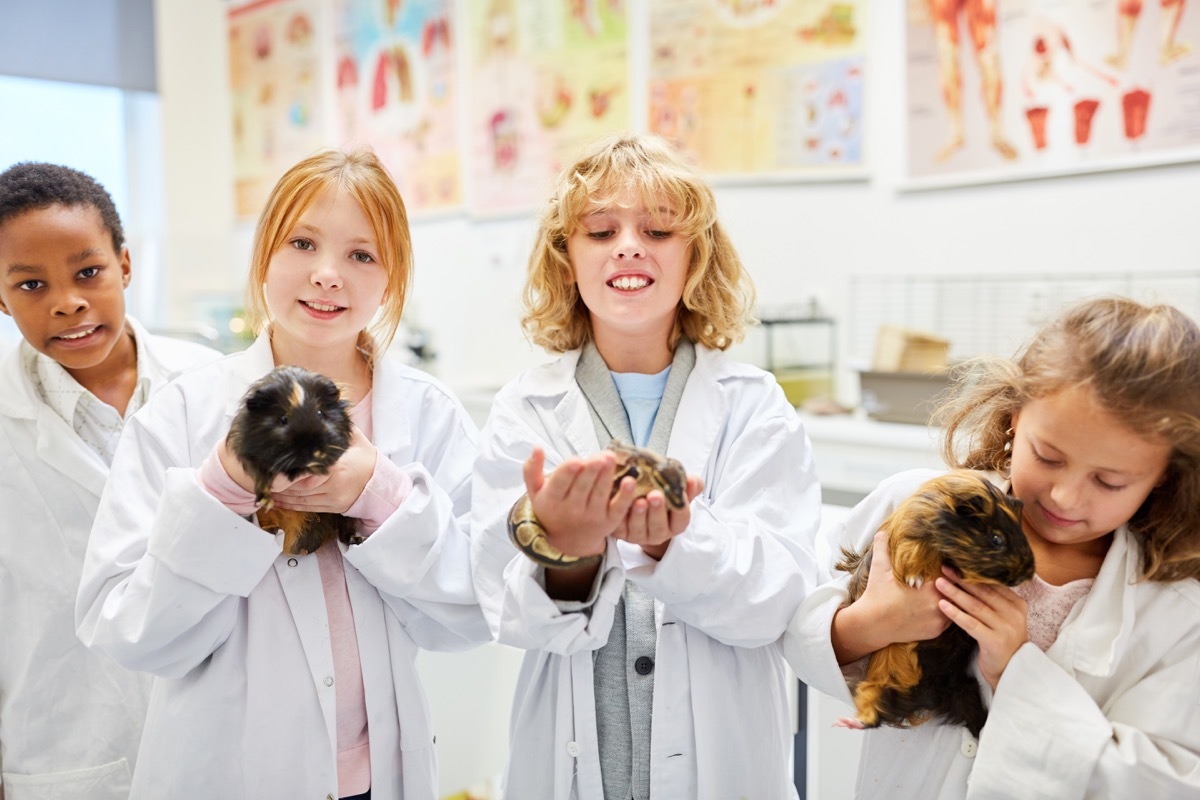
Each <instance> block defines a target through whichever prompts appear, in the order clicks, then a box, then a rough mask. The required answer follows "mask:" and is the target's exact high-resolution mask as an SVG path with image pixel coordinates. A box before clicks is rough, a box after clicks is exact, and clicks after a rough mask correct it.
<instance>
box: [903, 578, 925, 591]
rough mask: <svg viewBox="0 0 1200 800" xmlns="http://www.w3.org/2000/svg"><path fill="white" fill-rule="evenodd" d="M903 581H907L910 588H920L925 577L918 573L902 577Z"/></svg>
mask: <svg viewBox="0 0 1200 800" xmlns="http://www.w3.org/2000/svg"><path fill="white" fill-rule="evenodd" d="M904 582H905V583H907V584H908V585H909V587H910V588H912V589H920V588H921V586H923V585H924V583H925V579H924V578H922V577H921V576H920V575H909V576H908V577H907V578H905V579H904Z"/></svg>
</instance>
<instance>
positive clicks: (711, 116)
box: [649, 0, 868, 179]
mask: <svg viewBox="0 0 1200 800" xmlns="http://www.w3.org/2000/svg"><path fill="white" fill-rule="evenodd" d="M867 5H868V3H867V0H656V1H655V2H653V3H650V4H649V13H650V23H649V24H650V60H649V69H650V87H649V91H650V98H649V103H650V109H649V127H650V129H651V130H653V131H655V132H657V133H660V134H662V135H664V136H666V137H667V138H669V139H671V140H673V141H675V142H676V143H678V144H679V145H681V146H682V147H683V148H684V149H686V150H688V151H689V152H691V153H692V154H693V155H694V157H695V158H696V161H697V162H698V164H699V165H700V166H701V167H702V168H703V169H704V170H705V171H706V172H708V173H709V174H710V175H712V176H714V177H720V176H722V175H725V176H734V177H738V176H745V177H750V178H759V179H762V178H766V177H768V176H771V177H773V178H776V179H778V178H781V177H782V178H784V179H789V178H790V179H796V178H803V177H819V176H823V175H825V176H828V175H833V176H844V175H847V174H856V173H860V172H862V167H863V149H862V133H863V78H864V75H863V71H864V55H865V52H866V42H865V33H866V31H865V26H866V9H867Z"/></svg>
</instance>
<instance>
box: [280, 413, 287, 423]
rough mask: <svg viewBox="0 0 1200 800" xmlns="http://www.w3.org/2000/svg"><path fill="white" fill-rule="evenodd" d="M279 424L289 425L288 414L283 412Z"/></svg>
mask: <svg viewBox="0 0 1200 800" xmlns="http://www.w3.org/2000/svg"><path fill="white" fill-rule="evenodd" d="M279 424H280V425H287V414H281V415H280V416H279Z"/></svg>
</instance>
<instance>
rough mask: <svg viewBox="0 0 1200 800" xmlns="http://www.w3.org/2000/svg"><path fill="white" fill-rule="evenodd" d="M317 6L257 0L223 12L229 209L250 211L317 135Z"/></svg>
mask: <svg viewBox="0 0 1200 800" xmlns="http://www.w3.org/2000/svg"><path fill="white" fill-rule="evenodd" d="M316 14H317V4H316V2H313V0H308V1H307V2H305V1H303V0H257V2H251V3H241V4H238V5H235V6H232V7H231V8H230V10H229V16H228V24H229V29H228V30H229V88H230V95H231V106H232V123H233V169H234V182H235V207H236V210H237V214H238V216H240V217H256V216H258V214H259V212H260V211H262V205H263V203H264V202H265V201H266V198H267V194H268V193H269V192H270V191H271V187H272V186H274V185H275V182H276V181H277V180H279V177H280V176H281V175H282V174H283V173H284V171H286V170H287V168H288V167H290V166H291V165H292V164H294V163H295V162H297V161H299V160H300V159H301V158H304V157H305V156H307V155H308V154H309V153H311V152H312V151H313V150H315V149H317V148H318V147H320V146H321V144H322V143H323V141H324V129H323V120H322V116H321V111H322V108H321V103H320V102H319V98H320V89H319V85H320V83H319V73H318V56H317V53H318V43H317V38H316V37H317V33H318V32H317V30H316V21H315V20H316Z"/></svg>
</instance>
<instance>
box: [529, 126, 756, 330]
mask: <svg viewBox="0 0 1200 800" xmlns="http://www.w3.org/2000/svg"><path fill="white" fill-rule="evenodd" d="M637 204H641V205H643V206H644V207H645V208H647V209H649V210H650V211H651V213H652V214H655V213H662V212H661V211H658V212H656V210H657V209H660V208H662V207H664V206H665V207H666V208H667V209H668V210H669V211H668V213H669V214H670V215H671V222H670V228H671V230H672V231H675V232H677V233H678V234H679V235H680V236H684V237H686V238H687V241H688V243H689V244H690V251H691V263H690V264H689V265H688V274H687V279H686V281H685V283H684V288H683V297H682V298H681V299H680V301H679V310H678V313H677V315H676V318H675V326H674V329H673V330H672V332H671V338H670V341H669V342H667V344H668V346H669V347H670V348H671V349H672V350H674V348H675V344H676V343H677V342H678V341H679V337H680V336H686V337H687V338H688V339H690V340H692V341H693V342H696V343H698V344H703V345H705V346H707V347H712V348H716V349H720V350H724V349H725V348H727V347H729V346H730V345H731V344H733V343H734V342H736V341H738V340H740V339H741V338H742V337H743V336H744V335H745V331H746V326H747V325H748V324H751V323H752V322H753V321H754V320H753V317H752V313H751V310H752V309H753V307H754V284H753V283H752V282H751V280H750V276H749V275H748V274H747V272H746V270H745V268H744V267H743V266H742V262H741V259H740V258H739V257H738V254H737V251H736V250H734V248H733V243H732V242H731V241H730V240H729V237H728V235H727V234H726V233H725V230H724V229H723V228H722V227H721V224H720V222H719V221H718V220H717V208H716V201H715V199H714V198H713V193H712V189H711V188H710V187H709V186H708V184H707V183H706V182H705V181H704V179H703V178H702V177H700V175H699V173H698V172H697V171H696V170H695V169H694V168H693V167H691V166H690V165H688V164H687V163H686V162H685V161H684V160H683V159H682V158H681V157H680V156H679V154H678V153H676V152H675V150H673V149H672V148H671V146H670V145H669V144H667V142H666V141H665V140H664V139H661V138H660V137H657V136H653V135H642V136H615V137H611V138H608V139H604V140H602V141H600V142H597V143H596V144H595V145H593V146H592V147H591V148H590V149H589V150H588V151H587V153H586V154H585V155H584V156H583V157H582V158H580V159H579V160H578V161H576V162H575V163H574V164H572V165H571V166H569V167H567V168H566V169H565V170H563V171H562V173H561V175H560V176H559V180H558V189H557V191H555V193H554V195H553V197H551V198H550V201H549V202H548V203H547V204H546V207H545V209H544V210H543V211H542V214H541V218H540V221H539V225H538V231H537V239H536V241H535V243H534V246H533V252H532V253H531V254H530V256H529V269H528V276H527V278H526V281H525V290H524V314H523V315H522V317H521V326H522V327H523V328H524V330H525V334H526V336H527V337H528V338H529V340H530V341H532V342H533V343H534V344H536V345H539V346H540V347H543V348H545V349H546V350H548V351H549V352H552V353H562V352H565V351H567V350H573V349H575V348H577V347H581V346H582V345H583V344H584V343H585V342H586V341H588V340H589V339H590V338H591V336H592V329H591V318H590V315H589V313H588V309H587V306H586V305H584V302H583V300H582V298H581V297H580V295H579V288H578V287H577V286H576V284H575V280H574V271H573V269H572V267H571V262H570V259H569V257H568V256H567V240H568V239H569V238H570V237H571V234H573V233H574V232H575V231H576V230H577V229H578V228H579V226H580V220H581V219H582V218H583V217H584V215H586V214H587V213H590V212H591V211H594V210H595V209H596V208H598V207H599V208H613V207H631V206H634V205H637Z"/></svg>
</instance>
